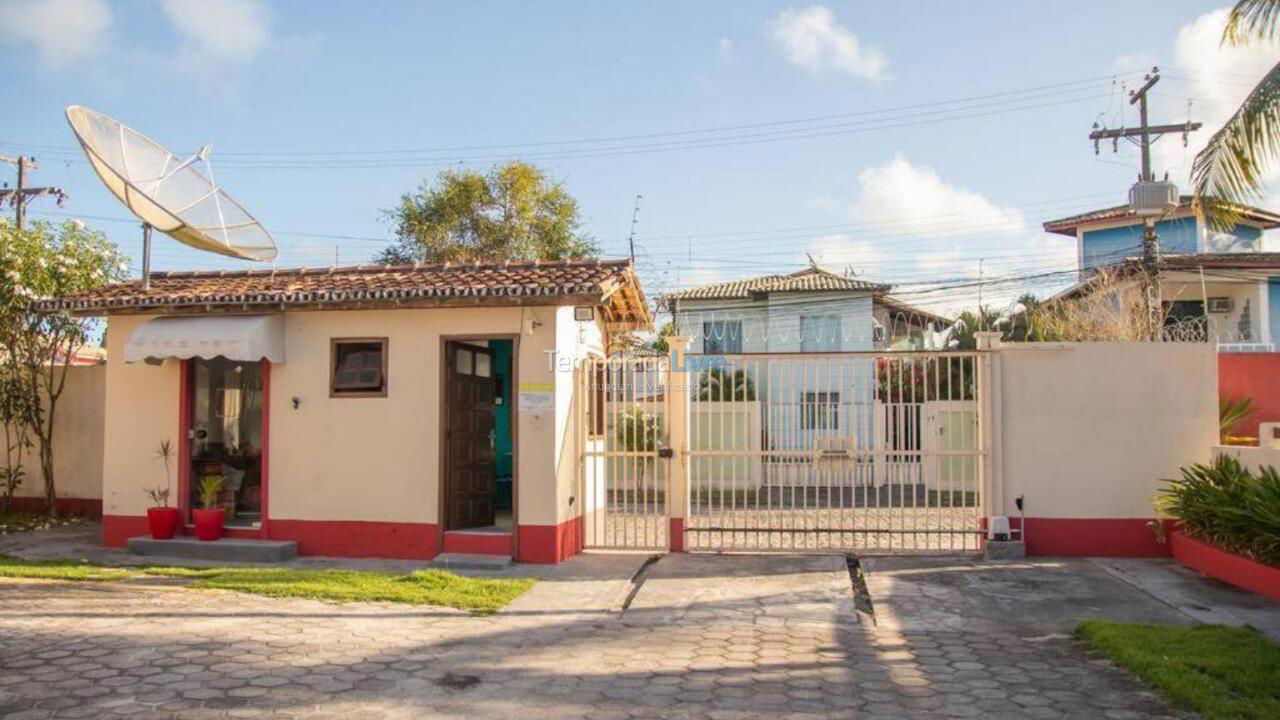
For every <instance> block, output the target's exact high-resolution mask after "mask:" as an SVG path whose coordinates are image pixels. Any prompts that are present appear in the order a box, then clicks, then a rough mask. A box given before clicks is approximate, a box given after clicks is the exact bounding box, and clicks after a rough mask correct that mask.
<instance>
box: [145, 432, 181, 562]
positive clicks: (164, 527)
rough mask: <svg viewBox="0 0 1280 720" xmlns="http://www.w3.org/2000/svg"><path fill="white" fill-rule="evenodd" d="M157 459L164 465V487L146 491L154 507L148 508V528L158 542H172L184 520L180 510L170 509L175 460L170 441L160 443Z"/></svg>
mask: <svg viewBox="0 0 1280 720" xmlns="http://www.w3.org/2000/svg"><path fill="white" fill-rule="evenodd" d="M156 459H157V460H160V461H161V462H163V463H164V487H163V488H159V487H157V488H150V489H148V490H147V491H146V493H147V497H149V498H151V502H152V504H153V505H154V507H149V508H147V527H148V528H149V529H150V530H151V537H153V538H155V539H156V540H172V539H173V536H174V534H175V533H177V532H178V523H179V522H180V521H181V520H182V515H181V513H179V512H178V508H172V507H169V488H170V487H171V482H170V470H169V465H170V462H172V460H173V443H171V442H170V441H168V440H163V441H161V442H160V447H159V448H158V449H157V450H156Z"/></svg>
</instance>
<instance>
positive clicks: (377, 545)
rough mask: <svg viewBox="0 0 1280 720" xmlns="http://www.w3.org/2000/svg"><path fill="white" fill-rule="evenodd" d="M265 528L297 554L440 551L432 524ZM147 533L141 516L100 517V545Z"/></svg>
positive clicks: (423, 555)
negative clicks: (292, 543)
mask: <svg viewBox="0 0 1280 720" xmlns="http://www.w3.org/2000/svg"><path fill="white" fill-rule="evenodd" d="M267 528H268V530H267V534H268V539H271V540H293V541H295V542H297V543H298V554H299V555H330V556H333V557H385V558H399V559H404V560H430V559H431V558H433V557H435V556H436V555H437V554H439V552H440V551H439V548H437V547H436V535H437V534H438V532H437V529H436V526H435V524H433V523H384V522H363V521H358V520H276V519H272V520H271V521H270V522H269V523H268V524H267ZM149 532H150V530H149V529H148V528H147V519H146V518H145V517H142V516H133V515H104V516H103V518H102V544H103V545H105V546H106V547H124V546H125V542H126V541H127V540H128V539H129V538H131V537H137V536H140V535H147V534H148V533H149ZM179 532H181V531H179ZM233 532H234V536H235V537H248V538H257V537H261V533H258V532H257V531H233Z"/></svg>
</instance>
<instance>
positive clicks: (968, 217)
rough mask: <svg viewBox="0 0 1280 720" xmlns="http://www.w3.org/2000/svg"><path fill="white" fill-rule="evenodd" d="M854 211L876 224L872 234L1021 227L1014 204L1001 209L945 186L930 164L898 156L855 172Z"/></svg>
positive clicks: (1012, 230) (975, 195)
mask: <svg viewBox="0 0 1280 720" xmlns="http://www.w3.org/2000/svg"><path fill="white" fill-rule="evenodd" d="M858 187H859V190H858V198H857V200H856V201H855V202H854V205H853V212H854V215H856V216H857V218H858V219H859V220H860V221H864V222H871V223H875V224H876V227H875V228H874V230H875V231H876V232H877V234H880V233H885V234H887V233H890V232H892V233H893V234H894V235H899V234H901V235H913V234H934V235H937V234H938V233H939V232H947V231H948V230H957V231H960V230H966V229H972V230H978V231H981V232H984V233H993V234H1002V233H1017V232H1021V231H1022V230H1023V228H1024V226H1025V221H1024V220H1023V217H1022V213H1021V212H1020V211H1019V210H1017V209H1016V208H1003V207H1000V206H998V205H996V204H995V203H993V202H991V201H990V200H988V199H987V198H986V197H984V196H982V195H981V194H980V193H976V192H973V191H971V190H966V189H964V188H961V187H956V186H955V185H951V184H948V183H947V182H945V181H943V179H942V178H941V177H940V176H939V175H938V173H937V171H935V170H934V169H933V168H931V167H927V166H924V165H913V164H911V162H910V161H909V160H907V158H906V157H904V156H903V155H901V154H898V155H896V156H894V158H893V159H892V160H890V161H889V162H887V163H885V164H884V165H881V166H880V167H872V168H867V169H865V170H863V171H862V172H861V173H859V174H858Z"/></svg>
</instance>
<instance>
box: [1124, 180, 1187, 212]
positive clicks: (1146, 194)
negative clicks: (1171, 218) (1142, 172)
mask: <svg viewBox="0 0 1280 720" xmlns="http://www.w3.org/2000/svg"><path fill="white" fill-rule="evenodd" d="M1129 207H1131V208H1133V212H1134V214H1136V215H1138V216H1140V217H1158V216H1160V215H1167V214H1169V213H1171V212H1173V211H1174V210H1176V209H1177V208H1178V186H1177V185H1174V184H1173V183H1171V182H1169V181H1168V180H1151V181H1148V180H1139V181H1138V182H1136V183H1134V184H1133V187H1131V188H1129Z"/></svg>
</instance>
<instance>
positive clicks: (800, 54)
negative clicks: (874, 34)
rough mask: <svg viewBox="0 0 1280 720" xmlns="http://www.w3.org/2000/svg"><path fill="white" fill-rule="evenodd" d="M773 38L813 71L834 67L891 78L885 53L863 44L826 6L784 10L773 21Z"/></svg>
mask: <svg viewBox="0 0 1280 720" xmlns="http://www.w3.org/2000/svg"><path fill="white" fill-rule="evenodd" d="M773 39H774V41H775V42H777V43H778V45H779V47H780V48H781V49H782V53H783V55H785V56H786V58H787V60H789V61H790V62H791V63H792V64H794V65H799V66H800V67H802V68H805V69H806V70H809V71H810V72H813V73H822V72H825V71H827V70H832V71H835V72H839V73H844V74H846V75H851V76H853V77H858V78H863V79H865V80H872V81H880V80H884V79H886V78H887V77H888V68H889V59H888V58H887V57H885V54H884V53H882V52H880V51H879V50H877V49H876V48H871V47H865V46H863V44H862V43H861V42H860V41H859V40H858V37H857V36H856V35H854V34H853V33H851V32H849V30H848V29H847V28H845V27H844V26H843V25H841V24H840V23H839V22H838V21H837V20H836V17H835V13H833V12H831V8H828V7H825V6H823V5H813V6H810V7H807V8H803V9H801V10H784V11H782V12H781V13H780V14H779V15H778V17H777V18H775V19H774V21H773Z"/></svg>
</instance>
